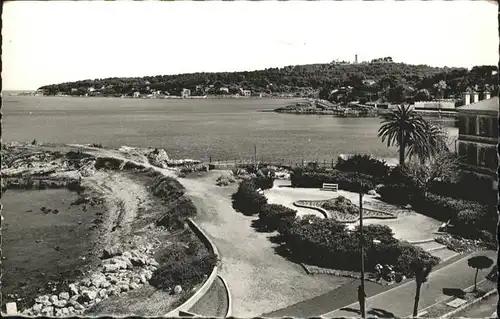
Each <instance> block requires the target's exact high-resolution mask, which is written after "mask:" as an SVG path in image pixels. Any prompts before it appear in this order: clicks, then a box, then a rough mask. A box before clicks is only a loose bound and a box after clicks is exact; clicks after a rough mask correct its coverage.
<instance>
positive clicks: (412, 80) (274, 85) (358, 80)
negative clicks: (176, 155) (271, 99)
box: [39, 58, 498, 103]
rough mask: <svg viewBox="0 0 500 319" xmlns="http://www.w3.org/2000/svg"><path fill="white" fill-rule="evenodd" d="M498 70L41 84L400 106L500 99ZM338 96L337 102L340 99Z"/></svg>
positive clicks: (395, 68) (113, 92)
mask: <svg viewBox="0 0 500 319" xmlns="http://www.w3.org/2000/svg"><path fill="white" fill-rule="evenodd" d="M497 70H498V67H497V66H489V65H483V66H476V67H473V68H472V69H471V70H468V69H466V68H448V67H445V68H440V67H431V66H428V65H409V64H405V63H394V62H392V59H390V58H386V59H385V60H384V59H382V60H380V59H379V60H373V61H372V62H370V63H365V62H363V63H358V64H354V63H351V64H349V63H340V64H339V63H329V64H311V65H297V66H287V67H284V68H270V69H265V70H259V71H251V72H217V73H190V74H178V75H156V76H145V77H142V78H106V79H94V80H83V81H76V82H68V83H60V84H52V85H46V86H42V87H40V88H39V89H42V90H44V91H45V92H44V93H45V95H56V94H68V95H86V94H88V95H99V96H122V95H125V96H132V95H133V94H134V92H139V93H140V94H165V95H181V92H182V90H183V89H189V90H191V95H206V94H210V95H214V94H216V95H217V94H220V95H228V94H236V93H242V90H250V91H251V92H252V95H253V94H259V93H265V94H271V95H272V94H283V93H288V94H289V93H292V94H295V95H297V96H311V97H320V98H324V99H332V97H331V93H332V91H333V90H335V89H339V88H342V87H352V90H350V91H349V92H348V94H345V95H344V96H343V97H342V99H343V100H359V99H367V100H370V101H375V100H379V101H388V102H394V103H400V102H402V101H404V100H405V99H408V98H411V99H417V100H431V99H435V98H443V97H448V98H454V97H455V98H457V97H459V96H460V94H461V93H463V92H464V91H466V90H467V89H468V88H470V89H474V90H478V91H482V90H485V89H487V90H490V91H492V95H496V93H495V91H496V90H495V89H496V88H497V87H498V77H497V75H496V74H495V73H496V71H497ZM335 98H336V97H334V98H333V99H335Z"/></svg>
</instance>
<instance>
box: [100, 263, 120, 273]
mask: <svg viewBox="0 0 500 319" xmlns="http://www.w3.org/2000/svg"><path fill="white" fill-rule="evenodd" d="M118 269H120V266H119V265H116V264H105V265H103V271H104V272H106V273H110V272H117V271H118Z"/></svg>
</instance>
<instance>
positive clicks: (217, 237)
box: [179, 171, 349, 317]
mask: <svg viewBox="0 0 500 319" xmlns="http://www.w3.org/2000/svg"><path fill="white" fill-rule="evenodd" d="M220 174H221V171H219V172H217V171H212V172H210V173H208V174H207V175H206V176H205V177H203V178H196V179H186V178H183V179H179V182H180V183H182V184H183V185H184V186H185V187H186V188H187V190H188V195H189V196H190V197H191V198H192V199H193V201H194V203H195V205H196V206H197V207H198V209H199V212H198V214H199V216H198V217H197V218H196V220H197V222H198V224H199V225H200V226H201V227H202V228H203V229H204V230H205V231H206V232H207V234H208V235H209V236H210V237H211V238H212V239H213V240H214V243H215V245H216V246H217V248H218V249H219V252H220V254H221V257H222V269H221V271H220V274H221V275H222V276H223V277H224V279H226V281H227V282H228V285H229V288H230V290H231V295H232V298H233V316H235V317H252V316H259V315H260V314H262V313H266V312H271V311H273V310H276V309H281V308H284V307H287V306H290V305H293V304H295V303H297V302H300V301H302V300H305V299H309V298H313V297H315V296H318V295H321V294H323V293H325V292H327V291H330V290H332V289H335V288H336V287H338V286H339V285H341V284H343V283H345V282H347V281H348V280H349V279H347V278H339V277H332V276H309V275H307V274H306V273H305V271H304V270H303V268H302V267H301V266H300V265H298V264H295V263H292V262H290V261H288V260H286V259H284V258H283V257H281V256H280V255H278V254H277V253H276V252H275V250H274V248H275V246H276V244H273V243H272V242H271V241H270V240H269V237H271V236H272V234H269V233H259V232H257V231H256V230H255V229H253V228H252V226H251V225H252V221H253V220H255V219H256V217H248V216H244V215H243V214H241V213H238V212H236V211H235V210H234V209H233V208H232V206H231V200H230V196H231V194H232V193H233V192H234V191H235V190H236V185H231V186H227V187H218V186H215V180H216V178H217V176H219V175H220Z"/></svg>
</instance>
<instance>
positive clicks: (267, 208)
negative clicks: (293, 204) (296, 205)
mask: <svg viewBox="0 0 500 319" xmlns="http://www.w3.org/2000/svg"><path fill="white" fill-rule="evenodd" d="M296 216H297V211H296V210H294V209H291V208H288V207H286V206H283V205H278V204H264V205H263V206H262V207H261V210H260V212H259V220H260V222H261V224H262V225H264V226H266V228H267V230H269V231H274V230H278V229H283V228H285V227H289V226H290V224H291V222H293V221H294V220H295V218H296Z"/></svg>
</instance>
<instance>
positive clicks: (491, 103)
mask: <svg viewBox="0 0 500 319" xmlns="http://www.w3.org/2000/svg"><path fill="white" fill-rule="evenodd" d="M457 110H458V111H493V112H498V96H494V97H492V98H491V99H487V100H482V101H479V102H476V103H471V104H468V105H464V106H460V107H458V108H457Z"/></svg>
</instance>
